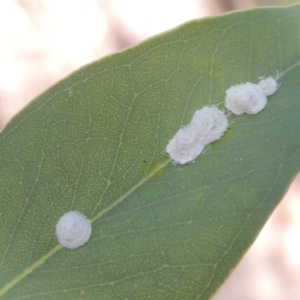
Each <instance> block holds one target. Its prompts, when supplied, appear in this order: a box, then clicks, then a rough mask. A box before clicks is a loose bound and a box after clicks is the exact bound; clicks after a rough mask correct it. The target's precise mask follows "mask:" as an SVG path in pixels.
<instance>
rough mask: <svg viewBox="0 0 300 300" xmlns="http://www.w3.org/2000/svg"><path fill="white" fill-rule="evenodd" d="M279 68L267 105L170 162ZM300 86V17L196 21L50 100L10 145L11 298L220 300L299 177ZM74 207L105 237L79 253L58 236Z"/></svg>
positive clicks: (67, 83)
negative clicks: (207, 118)
mask: <svg viewBox="0 0 300 300" xmlns="http://www.w3.org/2000/svg"><path fill="white" fill-rule="evenodd" d="M276 70H278V71H279V74H280V79H279V81H280V83H281V86H280V89H279V90H278V92H276V93H275V94H274V95H272V96H271V97H269V103H268V105H267V107H266V109H264V110H263V111H262V112H261V113H259V114H257V115H243V116H239V117H237V116H233V115H230V117H229V119H230V122H231V125H230V128H229V130H228V131H227V132H226V133H225V135H224V137H223V138H222V139H221V140H220V141H217V142H215V143H213V144H212V145H211V146H210V147H209V148H208V150H207V151H206V152H205V153H204V154H203V155H201V156H200V157H199V158H198V159H197V160H196V162H195V163H192V164H188V165H185V166H179V165H176V166H174V165H173V164H172V163H171V162H170V160H169V158H168V157H167V155H166V154H165V153H164V149H165V146H166V144H167V143H168V141H169V140H170V139H171V138H172V136H173V135H174V134H175V132H176V131H177V130H178V129H179V128H180V126H182V125H184V124H187V123H189V122H190V120H191V117H192V115H193V113H194V111H195V110H197V109H199V108H201V107H203V106H205V105H212V104H219V107H220V108H223V107H224V105H223V99H224V96H225V91H226V89H227V88H228V87H229V86H230V85H232V84H237V83H242V82H246V81H251V82H254V83H256V82H257V81H258V77H259V76H264V75H265V76H268V75H274V74H275V72H276ZM299 82H300V6H294V7H290V8H272V9H255V10H251V11H245V12H238V13H231V14H227V15H224V16H220V17H216V18H208V19H203V20H197V21H192V22H189V23H187V24H184V25H182V26H180V27H178V28H176V29H174V30H172V31H169V32H167V33H164V34H162V35H160V36H157V37H154V38H152V39H150V40H147V41H145V42H144V43H142V44H140V45H138V46H136V47H133V48H131V49H128V50H125V51H123V52H121V53H117V54H115V55H112V56H109V57H106V58H104V59H102V60H100V61H97V62H95V63H93V64H90V65H88V66H86V67H84V68H82V69H80V70H79V71H77V72H75V73H74V74H72V75H71V76H69V77H68V78H66V79H64V80H63V81H61V82H60V83H58V84H56V85H55V86H54V87H52V88H51V89H49V90H48V91H46V92H45V93H44V94H43V95H41V96H40V97H38V98H37V99H36V100H35V101H33V102H32V103H31V104H30V105H29V106H28V107H27V108H26V109H24V110H23V111H22V112H21V113H20V114H19V115H17V116H16V117H15V118H14V119H13V120H12V121H11V122H10V123H9V124H8V125H7V127H6V128H5V129H4V130H3V131H2V133H1V135H0V165H1V168H0V182H1V185H0V191H1V208H0V215H1V223H0V228H1V233H0V298H1V299H32V300H34V299H39V300H40V299H81V298H84V297H86V299H130V300H134V299H139V300H140V299H155V300H159V299H172V300H175V299H184V300H188V299H208V298H209V297H210V296H211V295H212V294H213V293H214V292H215V291H216V289H217V288H218V286H219V285H220V284H221V283H222V282H223V280H224V279H225V278H226V277H227V275H228V274H229V272H230V270H231V269H232V268H233V267H234V266H235V265H236V263H237V262H238V261H239V259H240V258H241V256H242V255H243V254H244V253H245V251H246V250H247V248H248V247H249V246H250V244H251V243H252V242H253V240H254V239H255V237H256V236H257V234H258V232H259V230H260V229H261V228H262V226H263V224H264V223H265V221H266V220H267V218H268V217H269V215H270V214H271V212H272V211H273V209H274V208H275V206H276V205H277V204H278V202H279V201H280V199H281V197H282V195H283V194H284V193H285V191H286V189H287V187H288V185H289V183H290V182H291V180H292V179H293V177H294V176H295V174H296V173H297V172H298V170H299V165H300V156H299V150H300V131H299V128H300V117H299V113H300V98H299V91H300V85H299ZM70 210H78V211H80V212H82V213H83V214H85V215H86V216H88V217H89V218H90V219H91V220H92V227H93V233H92V237H91V239H90V241H89V242H88V243H87V244H86V245H84V246H82V247H80V248H78V249H75V250H68V249H64V248H62V247H61V246H60V245H58V244H57V240H56V237H55V234H54V227H55V224H56V222H57V220H58V219H59V217H60V216H61V215H62V214H63V213H65V212H67V211H70ZM84 295H85V296H84Z"/></svg>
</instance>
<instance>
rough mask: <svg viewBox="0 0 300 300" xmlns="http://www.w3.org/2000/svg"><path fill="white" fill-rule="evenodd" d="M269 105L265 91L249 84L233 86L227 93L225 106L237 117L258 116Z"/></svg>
mask: <svg viewBox="0 0 300 300" xmlns="http://www.w3.org/2000/svg"><path fill="white" fill-rule="evenodd" d="M266 105H267V96H266V95H265V94H264V92H263V89H262V88H261V87H260V86H259V85H257V84H254V83H251V82H247V83H245V84H239V85H235V86H231V87H230V88H229V89H228V90H227V91H226V97H225V106H226V108H227V109H228V110H230V111H232V112H233V113H234V114H236V115H242V114H257V113H258V112H260V111H261V110H263V109H264V108H265V106H266Z"/></svg>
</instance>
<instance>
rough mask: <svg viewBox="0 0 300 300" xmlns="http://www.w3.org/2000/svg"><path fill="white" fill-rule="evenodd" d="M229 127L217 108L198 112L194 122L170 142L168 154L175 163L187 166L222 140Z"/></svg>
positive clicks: (180, 130)
mask: <svg viewBox="0 0 300 300" xmlns="http://www.w3.org/2000/svg"><path fill="white" fill-rule="evenodd" d="M227 127H228V120H227V117H226V116H225V114H224V112H223V111H221V110H219V109H218V108H216V107H215V106H211V107H208V106H205V107H203V108H202V109H200V110H197V111H196V112H195V113H194V115H193V118H192V121H191V122H190V123H189V124H188V125H186V126H184V127H183V128H181V129H179V131H178V132H177V133H176V134H175V136H174V137H173V138H172V139H171V140H170V141H169V143H168V145H167V147H166V152H167V153H168V154H169V155H170V157H171V159H172V160H173V162H174V163H180V164H186V163H189V162H192V161H194V160H195V159H196V157H197V156H198V155H200V154H201V152H202V151H203V150H204V148H205V147H206V146H207V145H208V144H210V143H212V142H214V141H216V140H218V139H220V138H221V136H222V135H223V134H224V132H225V131H226V129H227Z"/></svg>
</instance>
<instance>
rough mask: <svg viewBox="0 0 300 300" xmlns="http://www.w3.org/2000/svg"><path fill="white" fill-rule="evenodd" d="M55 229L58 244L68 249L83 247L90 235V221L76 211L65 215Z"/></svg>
mask: <svg viewBox="0 0 300 300" xmlns="http://www.w3.org/2000/svg"><path fill="white" fill-rule="evenodd" d="M55 228H56V237H57V240H58V242H59V243H60V244H61V245H62V246H64V247H66V248H69V249H75V248H78V247H80V246H82V245H84V244H85V243H86V242H87V241H88V240H89V238H90V236H91V234H92V226H91V222H90V220H88V219H87V217H86V216H84V215H83V214H81V213H80V212H78V211H69V212H67V213H65V214H64V215H63V216H62V217H61V218H60V219H59V220H58V222H57V224H56V227H55Z"/></svg>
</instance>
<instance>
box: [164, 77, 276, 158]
mask: <svg viewBox="0 0 300 300" xmlns="http://www.w3.org/2000/svg"><path fill="white" fill-rule="evenodd" d="M260 79H261V81H260V82H259V83H258V84H254V83H250V82H247V83H245V84H239V85H235V86H231V87H230V88H229V89H228V90H227V91H226V97H225V107H226V108H227V109H228V110H229V111H231V112H233V113H234V114H235V115H242V114H257V113H258V112H260V111H261V110H262V109H263V108H264V107H265V106H266V105H267V96H269V95H272V94H273V93H275V92H276V90H277V88H278V83H277V81H276V79H275V78H273V77H268V78H260ZM228 125H229V122H228V119H227V117H226V115H225V113H224V112H223V111H221V110H219V109H218V108H217V107H216V106H205V107H203V108H201V109H199V110H197V111H196V112H195V113H194V115H193V118H192V121H191V122H190V123H189V124H188V125H186V126H184V127H182V128H181V129H179V131H178V132H177V133H176V134H175V135H174V137H173V138H172V139H171V140H170V141H169V143H168V145H167V147H166V152H167V153H168V154H169V155H170V157H171V159H172V161H173V162H174V163H179V164H186V163H189V162H192V161H194V160H195V159H196V157H197V156H198V155H199V154H200V153H201V152H202V151H203V150H204V148H205V147H206V146H207V145H209V144H211V143H212V142H214V141H217V140H219V139H220V138H221V137H222V135H223V134H224V132H225V131H226V130H227V128H228Z"/></svg>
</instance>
